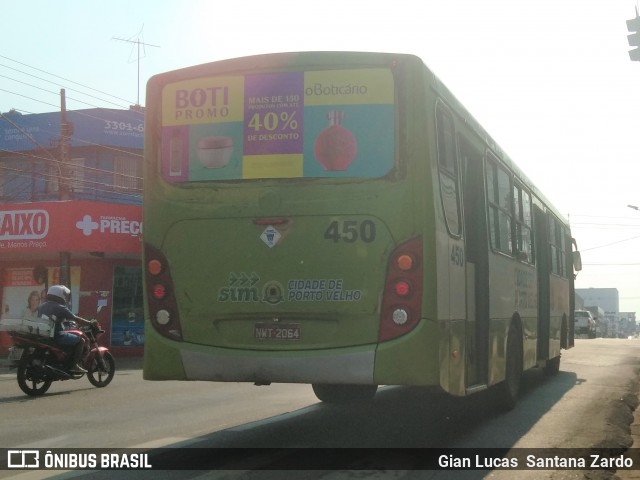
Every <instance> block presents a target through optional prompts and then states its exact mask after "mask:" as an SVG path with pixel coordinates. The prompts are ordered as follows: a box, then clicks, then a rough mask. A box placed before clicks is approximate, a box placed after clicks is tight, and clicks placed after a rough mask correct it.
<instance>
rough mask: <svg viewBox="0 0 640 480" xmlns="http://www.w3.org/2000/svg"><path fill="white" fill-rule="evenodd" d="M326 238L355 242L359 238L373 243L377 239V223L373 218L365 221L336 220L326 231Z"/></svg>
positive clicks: (335, 240)
mask: <svg viewBox="0 0 640 480" xmlns="http://www.w3.org/2000/svg"><path fill="white" fill-rule="evenodd" d="M324 238H325V240H332V241H333V242H335V243H337V242H340V241H343V242H347V243H354V242H357V241H358V240H362V241H363V242H365V243H371V242H373V241H374V240H375V239H376V224H375V223H373V221H371V220H365V221H363V222H358V221H357V220H344V221H342V222H339V221H337V220H334V221H333V222H331V224H330V225H329V228H327V230H326V231H325V232H324Z"/></svg>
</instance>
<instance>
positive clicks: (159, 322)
mask: <svg viewBox="0 0 640 480" xmlns="http://www.w3.org/2000/svg"><path fill="white" fill-rule="evenodd" d="M144 258H145V283H146V290H147V298H146V301H147V306H148V312H149V320H150V321H151V325H153V327H154V328H155V330H156V331H157V332H158V333H160V334H161V335H163V336H165V337H167V338H170V339H171V340H178V341H182V326H181V324H180V317H179V315H178V304H177V302H176V297H175V294H174V289H173V281H172V280H171V273H170V272H169V265H168V264H167V259H166V258H165V256H164V255H163V254H162V252H160V250H158V249H157V248H155V247H152V246H151V245H148V244H145V246H144Z"/></svg>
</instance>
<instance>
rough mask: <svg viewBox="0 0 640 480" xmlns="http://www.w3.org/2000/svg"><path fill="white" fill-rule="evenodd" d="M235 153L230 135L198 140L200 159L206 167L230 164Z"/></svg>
mask: <svg viewBox="0 0 640 480" xmlns="http://www.w3.org/2000/svg"><path fill="white" fill-rule="evenodd" d="M232 153H233V139H232V138H230V137H203V138H201V139H200V140H198V160H200V163H201V164H202V166H203V167H205V168H222V167H226V166H227V165H228V164H229V160H230V159H231V154H232Z"/></svg>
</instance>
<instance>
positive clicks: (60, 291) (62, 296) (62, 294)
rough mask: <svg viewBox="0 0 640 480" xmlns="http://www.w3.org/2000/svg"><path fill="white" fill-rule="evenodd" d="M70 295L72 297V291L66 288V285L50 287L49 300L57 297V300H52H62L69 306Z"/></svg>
mask: <svg viewBox="0 0 640 480" xmlns="http://www.w3.org/2000/svg"><path fill="white" fill-rule="evenodd" d="M69 295H71V290H69V289H68V288H67V287H65V286H64V285H52V286H50V287H49V290H47V299H49V296H51V297H57V298H52V299H50V300H54V301H55V300H58V299H59V300H61V301H62V304H63V305H66V304H67V301H68V300H69Z"/></svg>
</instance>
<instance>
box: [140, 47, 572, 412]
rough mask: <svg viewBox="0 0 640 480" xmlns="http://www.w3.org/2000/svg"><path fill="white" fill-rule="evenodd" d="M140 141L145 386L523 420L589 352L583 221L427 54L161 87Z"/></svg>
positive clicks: (161, 80) (207, 74)
mask: <svg viewBox="0 0 640 480" xmlns="http://www.w3.org/2000/svg"><path fill="white" fill-rule="evenodd" d="M145 131H146V139H145V159H144V162H145V173H144V175H145V177H144V178H145V189H144V268H145V292H146V293H145V298H146V301H145V309H146V310H145V322H146V324H145V327H146V328H145V354H144V355H145V356H144V378H145V379H148V380H210V381H221V382H252V383H255V384H260V385H263V384H270V383H277V382H286V383H309V384H312V385H313V389H314V391H315V393H316V395H317V396H318V398H320V399H321V400H323V401H328V402H332V401H346V400H353V399H366V398H369V397H371V396H373V394H374V393H375V392H376V389H377V386H378V385H415V386H438V387H440V388H442V389H443V390H444V391H446V392H448V393H450V394H452V395H457V396H462V395H469V394H471V393H473V392H477V391H480V390H484V389H486V388H488V387H491V386H496V388H495V391H496V392H497V393H498V394H499V395H500V399H501V401H503V402H504V405H505V406H507V407H509V406H513V404H514V402H515V401H516V398H517V395H518V388H519V383H520V378H521V375H522V372H523V371H524V370H527V369H530V368H535V367H539V368H542V369H544V370H545V372H547V373H549V374H553V373H556V372H557V371H558V369H559V366H560V354H561V349H563V348H564V349H567V348H570V347H572V346H573V321H572V319H573V310H574V300H573V299H574V283H573V282H574V269H575V270H579V268H580V267H579V253H578V252H574V245H575V242H573V240H572V238H571V233H570V228H569V225H568V223H567V221H566V220H564V219H563V218H562V216H561V215H560V214H559V213H558V212H557V211H556V209H554V207H553V206H552V205H551V204H550V203H549V202H548V201H547V200H546V199H545V197H544V196H543V195H542V194H541V193H540V192H539V191H538V190H537V189H536V187H535V186H534V185H533V184H532V182H531V181H530V180H529V179H527V177H526V176H525V175H524V174H523V173H522V172H521V171H520V169H519V168H518V167H517V166H516V165H515V164H514V163H513V162H512V161H511V159H510V158H509V157H508V156H507V155H506V154H505V153H504V152H503V151H501V150H500V148H499V147H498V146H497V144H496V143H495V142H494V141H493V140H492V138H491V137H490V136H489V135H488V134H487V132H485V131H484V129H483V128H482V127H481V126H480V125H479V124H478V123H477V122H476V121H475V120H474V118H473V117H472V116H471V115H470V114H469V113H468V112H467V111H466V110H465V108H464V107H463V106H462V105H461V104H460V103H459V102H458V101H457V100H456V99H455V97H454V96H453V95H452V94H451V93H450V92H449V90H448V89H447V88H446V87H445V86H444V85H443V84H442V83H441V82H440V81H439V80H438V78H437V77H436V76H435V75H434V74H433V73H432V72H431V71H430V70H429V69H428V68H427V67H426V66H425V65H424V64H423V62H422V61H421V60H420V59H419V58H417V57H415V56H411V55H400V54H387V53H355V52H304V53H285V54H270V55H260V56H253V57H246V58H238V59H231V60H225V61H219V62H214V63H210V64H205V65H200V66H195V67H191V68H186V69H182V70H177V71H173V72H168V73H163V74H160V75H156V76H154V77H153V78H152V79H151V80H150V81H149V83H148V86H147V110H146V125H145ZM574 259H575V265H574Z"/></svg>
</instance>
